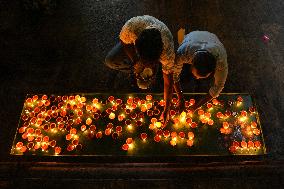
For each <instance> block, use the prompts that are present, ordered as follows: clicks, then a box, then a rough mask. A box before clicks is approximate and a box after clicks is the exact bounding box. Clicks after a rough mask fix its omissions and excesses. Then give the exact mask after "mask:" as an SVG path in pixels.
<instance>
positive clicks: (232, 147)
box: [229, 146, 237, 154]
mask: <svg viewBox="0 0 284 189" xmlns="http://www.w3.org/2000/svg"><path fill="white" fill-rule="evenodd" d="M229 150H230V152H231V153H233V154H234V153H236V152H237V148H236V147H235V146H230V148H229Z"/></svg>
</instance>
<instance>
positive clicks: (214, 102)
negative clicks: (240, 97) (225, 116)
mask: <svg viewBox="0 0 284 189" xmlns="http://www.w3.org/2000/svg"><path fill="white" fill-rule="evenodd" d="M212 103H213V104H214V105H215V106H217V105H219V101H218V100H217V99H216V98H214V99H213V100H212Z"/></svg>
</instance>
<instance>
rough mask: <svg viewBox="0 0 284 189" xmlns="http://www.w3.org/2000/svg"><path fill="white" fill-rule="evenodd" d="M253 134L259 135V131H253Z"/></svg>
mask: <svg viewBox="0 0 284 189" xmlns="http://www.w3.org/2000/svg"><path fill="white" fill-rule="evenodd" d="M252 132H253V134H255V135H259V134H260V130H259V129H253V131H252Z"/></svg>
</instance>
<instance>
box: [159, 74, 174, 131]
mask: <svg viewBox="0 0 284 189" xmlns="http://www.w3.org/2000/svg"><path fill="white" fill-rule="evenodd" d="M163 78H164V100H165V102H166V104H165V106H164V112H163V113H162V115H161V120H162V122H163V124H164V125H166V124H167V122H168V121H169V117H170V116H169V111H170V108H171V100H172V95H173V74H172V73H170V74H166V73H163Z"/></svg>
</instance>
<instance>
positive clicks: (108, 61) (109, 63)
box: [104, 54, 115, 69]
mask: <svg viewBox="0 0 284 189" xmlns="http://www.w3.org/2000/svg"><path fill="white" fill-rule="evenodd" d="M104 63H105V65H106V66H107V67H109V68H111V69H114V66H115V65H114V59H113V57H112V56H110V55H109V54H108V55H107V56H106V58H105V62H104Z"/></svg>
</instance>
